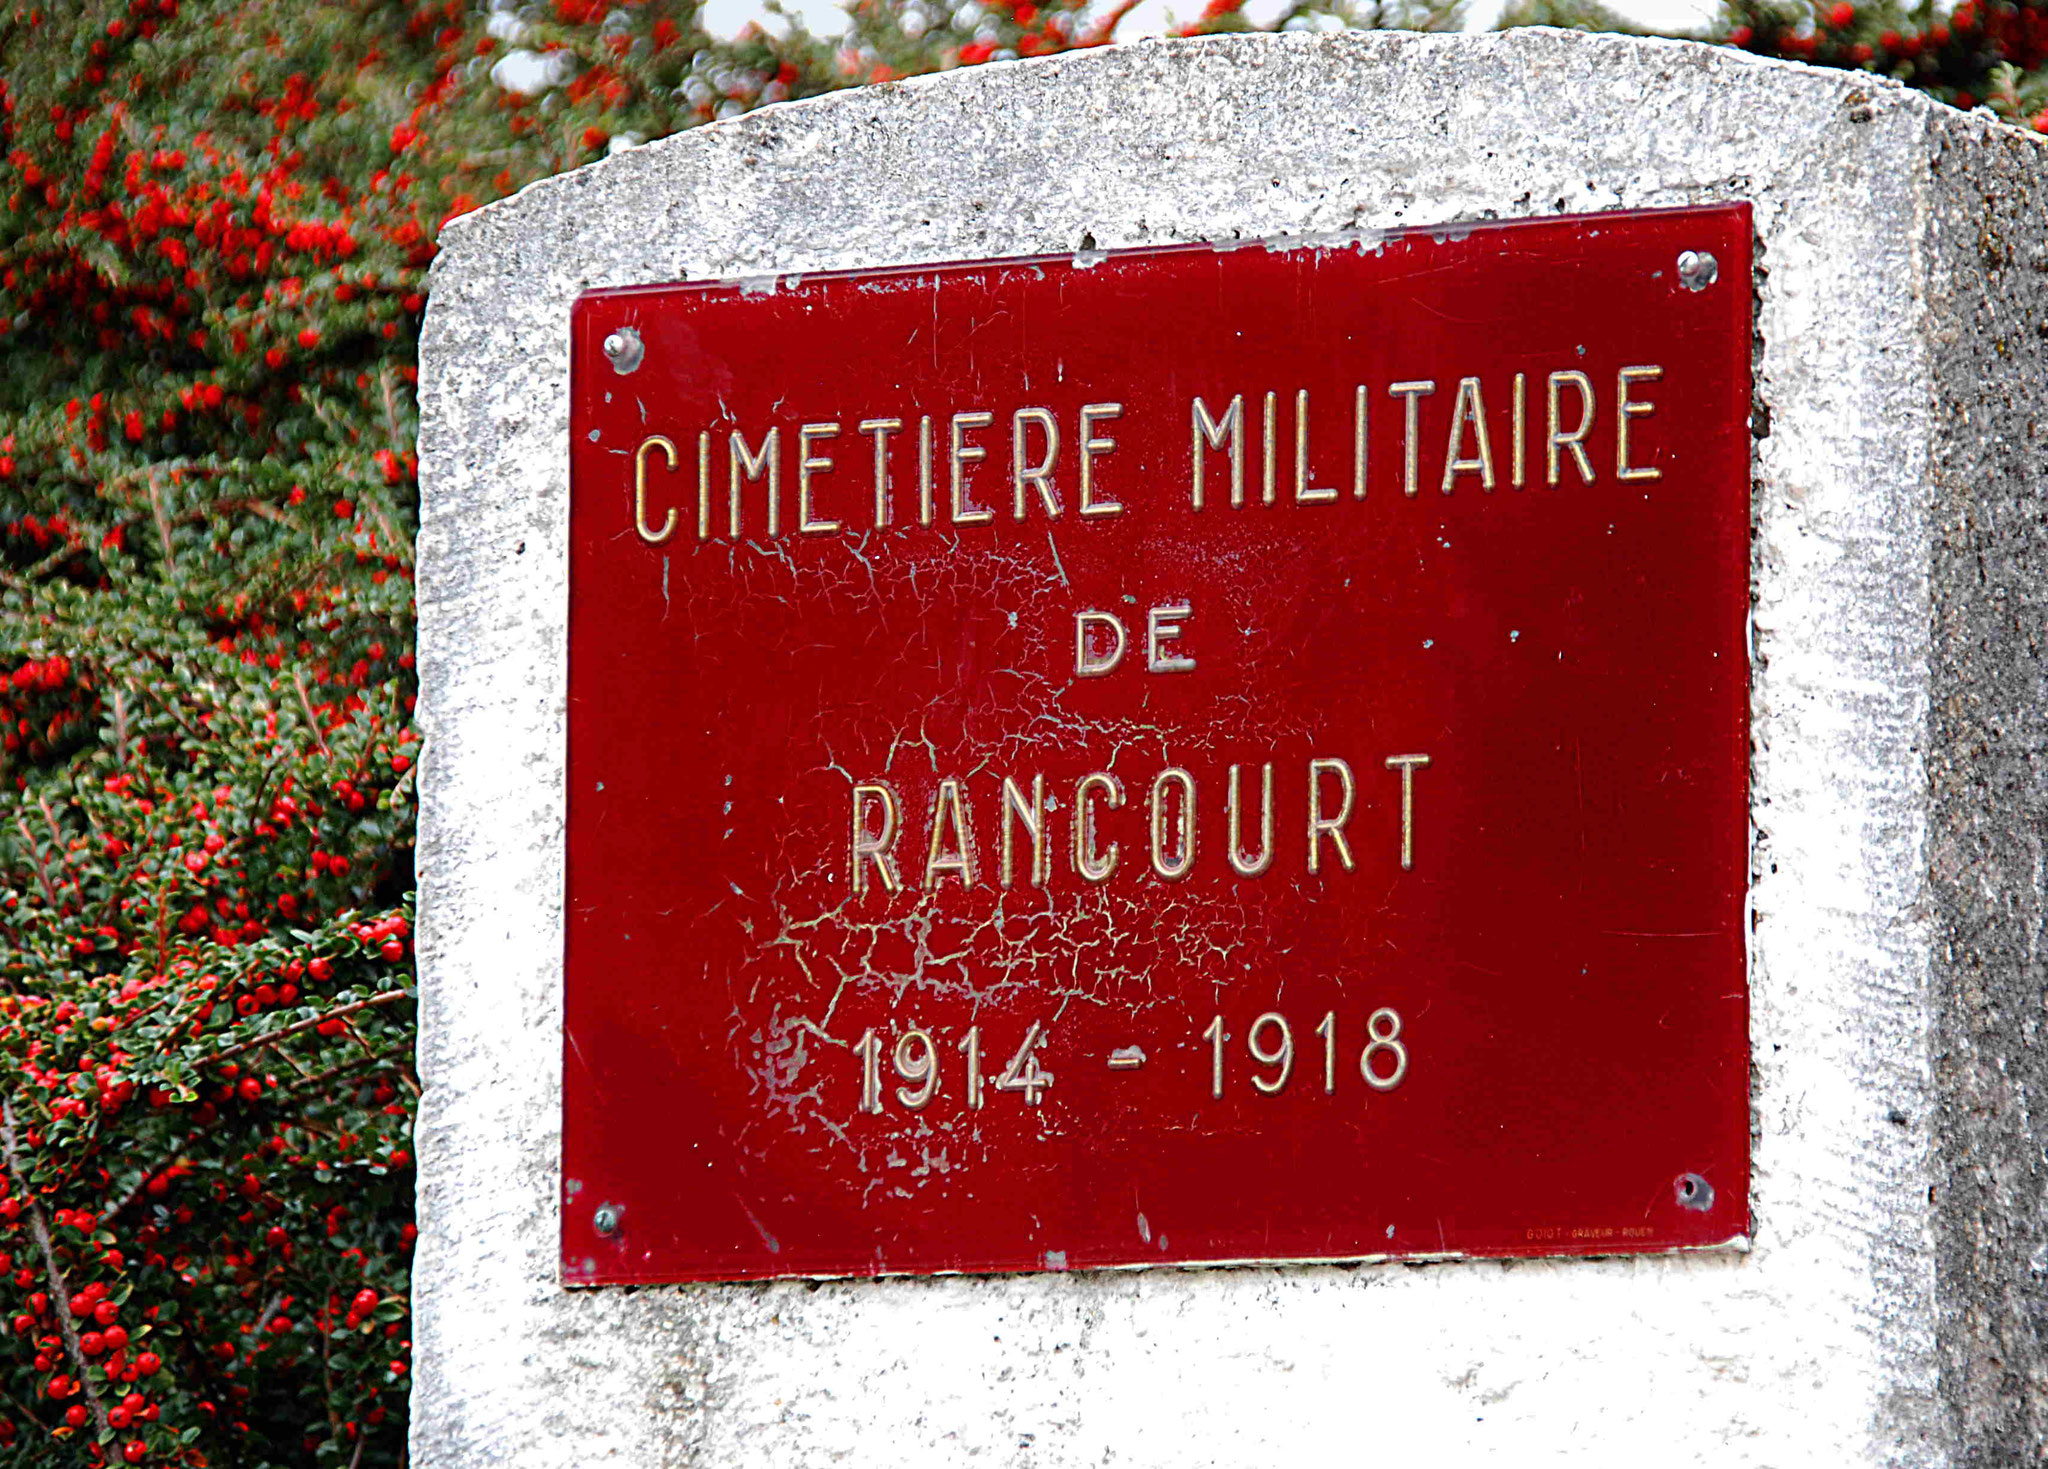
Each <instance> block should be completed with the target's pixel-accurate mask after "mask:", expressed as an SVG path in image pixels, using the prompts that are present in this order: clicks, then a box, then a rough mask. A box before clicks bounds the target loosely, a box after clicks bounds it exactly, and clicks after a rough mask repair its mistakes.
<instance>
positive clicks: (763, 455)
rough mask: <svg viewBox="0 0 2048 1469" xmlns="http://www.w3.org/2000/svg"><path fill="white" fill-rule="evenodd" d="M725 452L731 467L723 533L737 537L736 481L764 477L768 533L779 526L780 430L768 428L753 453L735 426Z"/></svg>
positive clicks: (780, 518) (780, 497)
mask: <svg viewBox="0 0 2048 1469" xmlns="http://www.w3.org/2000/svg"><path fill="white" fill-rule="evenodd" d="M726 452H727V455H728V458H729V460H730V469H731V485H732V495H731V500H730V502H729V504H728V505H727V508H726V519H727V533H728V534H730V535H731V536H732V538H733V539H734V540H738V539H739V538H740V485H741V483H742V482H743V481H745V480H756V479H760V478H761V477H762V476H763V475H764V474H765V475H766V476H767V479H768V534H769V535H770V536H771V537H772V536H774V535H775V534H777V533H778V532H779V531H780V530H781V529H782V430H781V429H779V428H771V429H769V430H768V437H767V438H765V439H763V440H762V441H761V448H760V451H759V452H758V453H757V452H755V451H754V450H751V449H749V448H748V447H747V440H746V436H745V435H744V434H742V433H741V432H740V431H739V430H738V429H734V430H733V431H732V436H731V438H729V439H728V440H727V441H726Z"/></svg>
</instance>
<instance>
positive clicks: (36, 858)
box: [14, 811, 61, 908]
mask: <svg viewBox="0 0 2048 1469" xmlns="http://www.w3.org/2000/svg"><path fill="white" fill-rule="evenodd" d="M14 824H15V825H16V826H18V827H19V828H21V839H22V840H23V841H25V842H27V843H28V856H29V860H30V861H31V862H33V863H35V864H36V880H37V881H39V882H40V883H42V885H43V896H44V897H46V898H48V899H49V900H50V906H51V907H52V908H55V907H59V906H61V905H60V904H59V903H58V902H57V890H56V889H55V888H53V887H51V886H50V869H49V868H48V867H47V866H45V865H44V863H43V853H42V849H41V848H40V847H38V846H37V845H36V839H35V834H34V833H33V832H31V831H30V830H29V829H28V818H27V817H26V816H23V815H22V814H21V813H20V812H19V811H17V812H15V813H14Z"/></svg>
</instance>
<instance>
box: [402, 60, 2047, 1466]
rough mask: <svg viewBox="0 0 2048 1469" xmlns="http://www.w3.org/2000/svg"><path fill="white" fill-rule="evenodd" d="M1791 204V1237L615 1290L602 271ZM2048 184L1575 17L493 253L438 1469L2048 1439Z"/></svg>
mask: <svg viewBox="0 0 2048 1469" xmlns="http://www.w3.org/2000/svg"><path fill="white" fill-rule="evenodd" d="M1734 199H1747V200H1749V201H1751V202H1752V203H1753V204H1754V206H1755V222H1756V230H1757V243H1758V249H1759V259H1758V265H1759V268H1758V272H1757V278H1756V289H1757V336H1758V340H1757V359H1756V373H1757V393H1758V398H1759V405H1760V410H1761V411H1760V412H1759V415H1758V423H1757V426H1756V427H1757V432H1758V434H1759V435H1760V437H1759V438H1758V439H1757V445H1756V461H1755V475H1756V482H1755V516H1756V536H1755V566H1754V583H1755V585H1754V593H1755V638H1756V652H1755V660H1754V686H1753V687H1754V692H1753V709H1754V737H1755V744H1756V750H1755V762H1754V782H1755V784H1754V807H1753V815H1754V823H1755V827H1756V859H1755V860H1756V880H1755V886H1754V892H1753V903H1754V910H1755V936H1754V944H1753V954H1752V973H1751V986H1752V1033H1753V1050H1754V1061H1755V1069H1754V1129H1755V1144H1754V1161H1755V1180H1754V1192H1753V1204H1754V1210H1755V1221H1756V1239H1755V1246H1754V1249H1753V1250H1752V1251H1751V1252H1750V1253H1749V1254H1747V1255H1735V1254H1723V1255H1696V1256H1690V1257H1682V1258H1680V1257H1673V1258H1647V1259H1634V1260H1612V1261H1595V1262H1587V1261H1577V1262H1569V1261H1568V1262H1547V1263H1521V1264H1500V1263H1488V1264H1470V1263H1467V1264H1439V1265H1428V1266H1399V1265H1395V1266H1370V1267H1351V1268H1335V1267H1326V1268H1306V1269H1304V1268H1290V1269H1243V1270H1232V1271H1206V1272H1170V1271H1158V1272H1150V1273H1142V1274H1105V1275H1093V1276H1084V1275H1046V1276H1035V1277H1003V1278H993V1279H958V1278H955V1279H939V1280H925V1281H909V1280H896V1281H886V1282H864V1283H833V1284H825V1285H803V1284H777V1285H765V1286H708V1287H706V1286H698V1287H680V1288H672V1289H646V1290H639V1291H626V1290H598V1291H578V1292H570V1291H566V1290H563V1289H562V1288H561V1287H560V1286H559V1285H558V1284H557V1280H556V1213H555V1201H556V1196H557V1194H556V1190H557V1168H558V1146H559V1125H558V1095H557V1093H558V1088H559V1085H560V1075H561V1070H560V1004H561V996H560V985H561V967H560V965H561V959H560V955H561V924H562V909H561V904H562V897H561V894H562V877H563V873H562V860H563V859H562V842H561V836H562V823H563V759H564V750H563V727H564V646H565V627H566V577H567V571H566V564H567V563H566V501H567V490H568V472H567V437H568V392H567V386H568V336H567V322H568V309H569V303H570V301H571V300H572V299H573V298H574V296H575V295H576V294H577V293H578V292H580V291H582V290H585V289H587V288H590V287H595V286H610V285H625V284H636V283H646V282H660V281H671V280H678V279H684V278H696V279H701V278H705V277H713V276H754V275H764V274H772V273H781V274H787V273H795V272H805V271H813V270H825V269H843V268H850V267H862V266H874V265H884V264H896V263H905V262H916V261H926V260H941V259H961V258H974V257H992V256H1003V255H1020V254H1034V253H1041V252H1052V251H1062V250H1069V249H1077V248H1081V247H1082V246H1084V244H1085V245H1086V246H1088V247H1091V248H1094V247H1099V248H1117V247H1126V246H1138V245H1153V244H1162V243H1167V242H1173V241H1187V240H1232V239H1256V238H1267V237H1273V236H1279V235H1301V234H1314V233H1320V232H1327V231H1342V230H1370V229H1380V228H1386V227H1391V226H1399V225H1410V224H1427V223H1436V222H1445V221H1457V220H1469V219H1481V218H1492V217H1509V216H1517V215H1532V214H1546V213H1555V212H1561V211H1573V212H1576V211H1584V210H1594V209H1606V208H1618V207H1632V208H1633V207H1654V206H1659V205H1678V204H1696V203H1708V202H1715V201H1721V200H1734ZM2044 204H2048V153H2044V150H2043V149H2042V148H2041V146H2039V145H2038V144H2037V143H2036V142H2035V141H2034V140H2032V139H2029V138H2027V137H2024V136H2023V135H2020V134H2018V133H2016V132H2013V131H2011V130H2009V129H2004V128H2001V127H1999V126H1998V125H1996V124H1994V123H1992V122H1990V121H1988V120H1985V119H1980V118H1974V117H1963V116H1960V115H1958V114H1955V113H1953V112H1948V111H1945V110H1943V109H1941V108H1939V107H1937V106H1936V105H1934V104H1932V103H1930V102H1928V101H1927V100H1926V99H1924V98H1922V97H1920V96H1918V95H1916V94H1913V93H1910V92H1907V91H1904V90H1902V89H1899V88H1897V87H1894V86H1891V85H1889V84H1886V83H1882V82H1878V81H1874V80H1873V79H1871V78H1868V77H1859V76H1856V75H1853V74H1842V73H1834V72H1821V71H1814V70H1808V69H1805V68H1801V67H1793V66H1784V65H1778V64H1773V63H1766V62H1761V61H1758V60H1755V59H1753V58H1748V57H1744V56H1740V55H1737V54H1731V53H1729V52H1725V51H1717V50H1711V49H1708V48H1705V47H1701V46H1696V45H1690V44H1685V43H1672V42H1654V41H1630V40H1623V39H1618V38H1612V37H1587V36H1582V35H1576V34H1570V33H1563V32H1555V31H1520V32H1511V33H1507V34H1502V35H1493V36H1416V35H1399V34H1352V35H1338V36H1324V37H1315V36H1308V35H1288V36H1281V37H1241V38H1231V39H1216V40H1206V41H1191V42H1169V43H1159V44H1148V45H1141V46H1134V47H1124V48H1116V49H1109V50H1100V51H1091V52H1086V53H1079V54H1075V55H1072V56H1067V57H1061V58H1056V59H1052V60H1047V61H1039V62H1029V63H1019V64H1012V65H1002V66H989V67H980V68H975V69H972V70H970V71H964V72H958V73H954V74H950V75H946V76H942V77H937V78H930V79H925V80H920V81H914V82H908V83H902V84H893V85H889V86H883V87H872V88H867V89H863V90H860V91H856V92H848V93H843V94H839V95H837V96H834V97H830V98H825V99H821V100H818V101H814V102H807V103H801V104H795V105H789V106H784V107H777V108H772V109H768V110H766V111H763V112H759V113H755V114H752V115H750V116H747V117H744V118H740V119H737V120H735V121H733V122H730V123H724V124H720V125H717V126H715V127H709V128H704V129H700V130H698V131H696V132H692V133H688V134H685V135H682V136H680V137H677V138H674V139H670V140H668V141H665V142H662V143H659V144H655V145H652V146H649V147H646V148H641V149H636V150H634V151H631V152H628V153H625V154H622V155H620V156H618V157H616V158H614V159H611V160H609V161H608V162H605V163H603V164H599V165H596V166H593V167H591V168H588V169H584V170H581V171H579V172H577V173H574V174H570V175H566V176H563V177H561V178H558V179H554V180H550V181H548V182H546V183H544V184H540V185H537V186H535V187H533V188H531V189H528V190H526V191H525V192H524V193H522V194H520V195H519V196H518V197H517V198H515V199H512V200H509V201H506V202H504V203H501V204H498V205H495V206H493V207H491V208H488V209H485V210H483V211H480V212H479V213H477V214H474V215H471V216H468V217H466V218H464V219H463V220H461V221H459V222H457V223H455V224H454V225H452V226H451V227H450V228H449V230H448V232H447V234H446V236H445V239H444V250H443V253H442V255H441V258H440V261H439V263H438V264H437V266H436V267H435V276H434V290H433V294H432V298H431V306H430V308H429V312H428V325H427V339H426V342H425V344H424V352H423V376H422V383H421V386H422V398H423V414H422V429H421V450H422V463H421V480H422V486H423V493H424V525H423V529H422V535H421V578H420V602H421V618H422V634H421V675H422V680H423V696H422V701H421V710H422V715H423V718H424V720H425V722H426V725H427V729H428V734H429V745H428V753H427V756H426V759H425V765H424V771H423V776H424V787H425V789H424V797H425V810H424V821H423V827H422V833H421V849H420V870H421V876H422V884H421V886H422V895H421V897H422V906H421V920H420V935H419V943H420V955H421V961H422V965H423V971H424V997H423V1028H422V1035H421V1048H420V1062H421V1070H422V1074H423V1077H424V1079H425V1081H426V1083H427V1093H426V1098H425V1102H424V1105H423V1109H422V1114H421V1124H420V1133H419V1149H418V1151H419V1157H420V1165H421V1175H420V1176H421V1189H420V1208H421V1226H422V1230H423V1233H422V1237H421V1241H420V1250H419V1261H418V1269H417V1274H416V1277H415V1280H416V1284H415V1290H416V1308H417V1311H418V1323H417V1326H418V1329H417V1344H418V1345H417V1357H416V1360H417V1364H418V1365H417V1371H418V1378H417V1384H416V1387H415V1390H414V1415H413V1445H414V1452H415V1455H416V1458H417V1462H418V1463H419V1464H420V1465H421V1466H422V1469H454V1466H470V1465H484V1464H518V1465H522V1466H524V1465H531V1466H547V1465H564V1466H569V1465H575V1466H584V1465H595V1464H608V1463H609V1464H620V1465H633V1466H640V1465H646V1466H656V1465H662V1466H668V1465H685V1464H703V1465H720V1466H724V1465H763V1466H766V1465H775V1466H792V1465H811V1464H831V1463H848V1464H860V1465H867V1464H890V1465H922V1464H934V1465H937V1464H948V1465H950V1464H958V1463H970V1462H973V1463H987V1464H1001V1465H1031V1466H1041V1465H1042V1466H1051V1465H1081V1464H1114V1465H1162V1466H1167V1465H1171V1466H1189V1465H1204V1464H1253V1463H1267V1462H1282V1461H1285V1460H1287V1459H1289V1458H1294V1457H1302V1458H1306V1459H1308V1460H1309V1461H1310V1462H1343V1463H1363V1462H1387V1463H1402V1462H1423V1463H1429V1464H1432V1465H1440V1466H1441V1465H1462V1464H1476V1463H1508V1462H1512V1463H1515V1464H1517V1465H1542V1464H1571V1465H1575V1466H1585V1465H1605V1464H1617V1465H1618V1464H1643V1463H1664V1462H1671V1461H1673V1460H1674V1459H1675V1460H1680V1461H1683V1462H1688V1463H1697V1464H1704V1465H1715V1466H1718V1465H1783V1466H1807V1465H1865V1464H1867V1465H1880V1464H1881V1465H1900V1466H1921V1465H1926V1466H1935V1465H1952V1464H1953V1465H1965V1464H1967V1465H1992V1464H2010V1463H2016V1462H2021V1461H2023V1460H2029V1459H2032V1458H2034V1457H2036V1456H2038V1455H2039V1453H2040V1451H2041V1448H2042V1445H2043V1443H2044V1438H2048V1421H2044V1420H2048V1381H2044V1374H2048V1367H2044V1360H2048V1359H2044V1352H2043V1345H2042V1331H2043V1325H2044V1314H2048V1312H2044V1307H2043V1284H2044V1282H2043V1271H2044V1270H2048V1245H2044V1239H2048V1233H2044V1204H2043V1185H2044V1181H2048V1180H2044V1174H2048V1166H2044V1161H2043V1155H2042V1143H2043V1136H2042V1133H2043V1127H2044V1125H2048V1122H2044V1120H2043V1119H2041V1118H2039V1117H2038V1116H2037V1109H2038V1108H2039V1107H2040V1106H2041V1105H2044V1104H2043V1103H2042V1102H2040V1101H2038V1100H2037V1099H2038V1098H2040V1097H2041V1096H2042V1094H2043V1086H2044V1082H2048V1077H2044V1074H2043V1073H2044V1070H2048V1061H2044V1051H2043V1045H2042V1040H2041V1034H2040V1033H2041V1029H2042V1021H2043V1018H2044V1017H2043V1015H2042V993H2043V978H2042V958H2041V954H2040V948H2041V934H2042V925H2043V908H2044V876H2043V867H2044V858H2043V847H2042V842H2043V836H2044V828H2043V821H2042V817H2043V811H2044V805H2048V801H2044V766H2043V754H2042V751H2043V748H2044V739H2048V730H2044V728H2043V725H2044V721H2048V703H2044V700H2043V693H2044V690H2043V688H2042V665H2041V643H2042V636H2043V631H2042V629H2043V611H2044V607H2043V603H2044V599H2048V591H2044V576H2048V539H2044V529H2043V508H2044V507H2043V504H2042V479H2043V459H2042V426H2041V424H2040V422H2039V420H2040V418H2041V417H2042V416H2043V415H2044V414H2048V392H2044V386H2043V370H2044V359H2048V341H2044V338H2043V331H2044V329H2048V328H2044V325H2043V323H2044V321H2048V273H2044V269H2048V256H2044V254H2043V239H2044V232H2043V227H2042V221H2043V220H2044V218H2048V214H2044Z"/></svg>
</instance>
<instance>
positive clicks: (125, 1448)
mask: <svg viewBox="0 0 2048 1469" xmlns="http://www.w3.org/2000/svg"><path fill="white" fill-rule="evenodd" d="M121 1457H122V1458H123V1459H125V1460H127V1461H128V1462H129V1463H130V1464H140V1463H141V1462H142V1461H143V1460H144V1459H146V1458H148V1457H149V1445H148V1444H146V1443H144V1442H143V1441H142V1440H141V1439H139V1438H131V1439H129V1440H128V1442H127V1443H125V1444H123V1445H122V1446H121Z"/></svg>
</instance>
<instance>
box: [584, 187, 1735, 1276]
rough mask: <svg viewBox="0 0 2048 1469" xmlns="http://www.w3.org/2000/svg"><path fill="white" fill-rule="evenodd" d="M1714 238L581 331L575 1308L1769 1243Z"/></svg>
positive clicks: (1178, 264) (1284, 266)
mask: <svg viewBox="0 0 2048 1469" xmlns="http://www.w3.org/2000/svg"><path fill="white" fill-rule="evenodd" d="M1750 291H1751V287H1750V225H1749V213H1748V210H1747V208H1745V207H1726V208H1713V209H1680V210H1669V211H1660V212H1655V213H1634V214H1603V215H1595V216H1587V217H1580V218H1555V219H1544V220H1530V221H1516V222H1509V223H1502V224H1487V225H1461V226H1457V227H1447V228H1443V229H1438V230H1434V231H1426V230H1425V231H1411V232H1404V233H1401V234H1396V235H1392V236H1388V237H1385V238H1378V239H1373V240H1370V241H1365V242H1361V243H1357V244H1340V245H1330V244H1324V245H1316V246H1305V247H1301V248H1281V247H1269V246H1264V245H1249V246H1235V247H1215V248H1211V247H1208V246H1199V247H1189V248H1176V249H1166V250H1146V251H1133V252H1130V253H1122V254H1110V255H1108V256H1100V255H1096V256H1085V255H1084V256H1078V257H1074V258H1071V259H1070V258H1067V257H1060V258H1056V259H1055V258H1045V259H1033V260H1007V261H984V262H975V263H967V264H955V265H938V266H920V267H912V268H905V269H896V270H883V271H864V272H859V273H852V274H843V275H828V276H811V277H805V278H802V279H784V280H780V281H762V282H757V283H746V284H702V285H696V284H692V285H675V286H661V287H649V288H644V289H631V290H609V291H598V292H593V293H591V294H589V295H587V296H585V297H583V298H582V299H581V300H580V301H579V302H578V303H577V305H576V308H575V312H574V318H573V326H572V331H573V345H572V354H573V355H572V359H571V361H572V367H571V382H572V384H573V403H572V405H571V428H572V445H571V458H570V464H571V505H570V632H569V733H568V738H569V763H568V771H569V792H568V838H567V839H568V894H567V912H568V936H567V967H566V976H565V988H566V996H565V999H566V1035H565V1037H564V1043H565V1047H564V1055H565V1079H564V1096H563V1114H564V1126H565V1135H564V1143H563V1203H562V1210H563V1212H562V1271H563V1277H564V1279H565V1280H566V1281H568V1282H570V1283H572V1284H593V1283H605V1282H632V1281H677V1280H717V1279H741V1278H752V1277H760V1276H778V1275H879V1274H888V1273H898V1272H932V1271H1005V1270H1037V1269H1055V1270H1057V1269H1076V1268H1084V1267H1094V1266H1127V1265H1140V1264H1181V1263H1188V1262H1200V1261H1239V1260H1329V1259H1356V1258H1363V1257H1377V1256H1411V1257H1412V1256H1443V1255H1457V1254H1469V1255H1529V1254H1613V1253H1619V1252H1627V1251H1652V1250H1668V1249H1672V1248H1678V1247H1687V1246H1708V1245H1715V1244H1725V1243H1728V1242H1730V1241H1734V1240H1737V1239H1738V1238H1740V1237H1742V1236H1744V1235H1746V1234H1747V1232H1748V1229H1749V1205H1748V1119H1749V1112H1748V1076H1749V1068H1748V1019H1747V987H1746V983H1745V944H1744V938H1745V934H1744V895H1745V890H1746V881H1747V872H1748V802H1747V764H1748V735H1747V708H1748V689H1749V677H1748V663H1747V655H1746V650H1745V636H1744V630H1745V619H1746V616H1747V613H1748V585H1749V542H1748V527H1749V510H1748V486H1749V430H1748V418H1749V407H1750V387H1749V353H1750V312H1751V299H1750Z"/></svg>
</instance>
